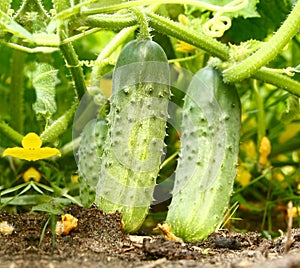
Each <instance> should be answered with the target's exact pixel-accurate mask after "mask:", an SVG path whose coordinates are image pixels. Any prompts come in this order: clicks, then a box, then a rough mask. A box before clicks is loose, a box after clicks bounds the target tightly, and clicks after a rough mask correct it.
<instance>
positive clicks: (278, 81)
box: [251, 68, 300, 97]
mask: <svg viewBox="0 0 300 268" xmlns="http://www.w3.org/2000/svg"><path fill="white" fill-rule="evenodd" d="M251 77H252V78H254V79H258V80H261V81H263V82H266V83H269V84H272V85H274V86H277V87H279V88H282V89H285V90H286V91H288V92H290V93H292V94H293V95H296V96H298V97H300V82H298V81H296V80H294V79H292V78H290V77H288V76H286V75H282V74H278V73H274V72H271V71H268V70H264V68H261V69H260V70H259V71H258V72H256V73H255V74H254V75H252V76H251Z"/></svg>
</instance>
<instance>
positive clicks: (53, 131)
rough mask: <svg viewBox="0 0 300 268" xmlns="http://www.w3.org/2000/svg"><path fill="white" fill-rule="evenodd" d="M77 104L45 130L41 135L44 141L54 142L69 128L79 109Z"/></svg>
mask: <svg viewBox="0 0 300 268" xmlns="http://www.w3.org/2000/svg"><path fill="white" fill-rule="evenodd" d="M77 105H78V103H77V102H75V103H74V104H73V105H72V106H71V108H70V109H69V110H68V111H67V112H65V113H64V114H63V115H62V116H61V117H59V118H58V119H57V120H55V121H54V122H53V123H52V124H51V125H50V126H49V127H47V128H46V129H45V130H44V132H43V133H42V134H41V135H40V137H41V139H42V141H43V143H53V142H54V141H55V140H56V139H57V138H58V137H59V136H60V135H62V134H63V133H64V132H65V131H66V130H67V128H68V126H69V124H70V122H71V121H72V118H73V115H74V113H75V111H76V109H77Z"/></svg>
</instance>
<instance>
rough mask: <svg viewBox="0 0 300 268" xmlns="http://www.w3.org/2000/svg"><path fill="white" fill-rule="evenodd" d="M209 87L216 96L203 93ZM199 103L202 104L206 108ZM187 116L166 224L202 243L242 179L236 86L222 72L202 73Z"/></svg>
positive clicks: (187, 102) (188, 96)
mask: <svg viewBox="0 0 300 268" xmlns="http://www.w3.org/2000/svg"><path fill="white" fill-rule="evenodd" d="M203 86H204V87H206V89H208V90H209V91H211V97H208V96H207V94H208V92H206V93H205V92H204V93H201V92H203ZM208 95H209V94H208ZM203 98H204V100H199V99H203ZM193 100H194V101H196V102H198V103H199V101H200V102H201V101H202V103H200V106H201V107H200V106H198V105H196V103H195V102H194V101H193ZM182 115H183V118H182V134H181V151H180V154H179V160H178V166H177V168H176V175H175V185H174V189H173V197H172V201H171V204H170V206H169V211H168V215H167V219H166V222H167V223H168V224H169V225H171V230H172V232H173V233H174V234H175V235H176V236H178V237H180V238H182V239H183V240H184V241H199V240H203V239H205V238H206V237H207V236H208V235H210V234H211V233H212V232H214V231H215V229H216V227H217V226H218V225H219V224H220V223H221V221H222V218H223V215H224V213H225V211H226V209H227V208H228V202H229V198H230V195H231V193H232V188H233V182H234V178H235V176H236V167H237V159H238V150H239V137H240V126H241V106H240V100H239V97H238V94H237V92H236V89H235V87H234V86H232V85H230V86H229V85H226V84H224V83H223V81H222V77H221V75H220V74H219V72H218V71H217V70H214V69H213V68H210V67H205V68H203V69H201V70H200V71H198V72H197V73H196V74H195V75H194V77H193V79H192V81H191V83H190V86H189V88H188V90H187V94H186V96H185V102H184V107H183V114H182ZM218 154H221V156H219V155H218ZM213 173H214V174H213ZM214 178H215V179H214Z"/></svg>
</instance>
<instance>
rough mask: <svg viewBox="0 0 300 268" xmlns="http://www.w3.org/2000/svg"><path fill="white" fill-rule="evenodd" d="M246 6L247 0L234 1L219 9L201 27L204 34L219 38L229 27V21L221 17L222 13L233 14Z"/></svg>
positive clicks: (227, 18)
mask: <svg viewBox="0 0 300 268" xmlns="http://www.w3.org/2000/svg"><path fill="white" fill-rule="evenodd" d="M247 5H248V0H234V1H231V2H230V3H228V4H227V5H225V6H224V7H223V8H222V9H219V10H218V11H217V12H216V14H215V15H214V17H213V18H211V19H210V20H208V21H207V22H206V23H204V25H203V32H204V34H206V35H208V36H211V37H221V36H222V35H223V34H224V32H225V31H227V30H228V29H229V28H230V27H231V19H230V18H229V17H227V16H223V15H222V14H223V13H225V12H226V13H227V12H235V11H238V10H241V9H243V8H245V7H246V6H247Z"/></svg>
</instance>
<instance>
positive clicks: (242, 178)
mask: <svg viewBox="0 0 300 268" xmlns="http://www.w3.org/2000/svg"><path fill="white" fill-rule="evenodd" d="M251 177H252V175H251V173H250V172H249V171H248V170H247V169H246V168H244V167H243V166H241V165H239V166H238V169H237V176H236V180H237V181H238V182H239V183H240V184H241V186H245V185H247V184H248V183H249V182H250V180H251Z"/></svg>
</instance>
